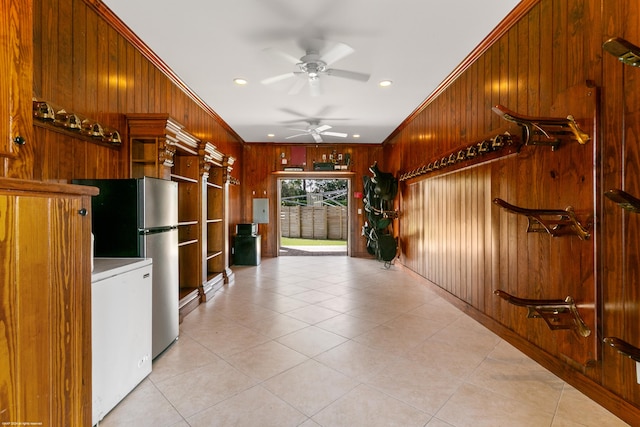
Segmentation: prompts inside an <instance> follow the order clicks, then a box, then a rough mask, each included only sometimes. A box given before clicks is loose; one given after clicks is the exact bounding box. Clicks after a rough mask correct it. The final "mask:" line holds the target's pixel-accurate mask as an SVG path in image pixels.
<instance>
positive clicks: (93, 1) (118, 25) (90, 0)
mask: <svg viewBox="0 0 640 427" xmlns="http://www.w3.org/2000/svg"><path fill="white" fill-rule="evenodd" d="M84 2H85V3H86V4H87V5H89V7H91V8H92V9H93V10H94V11H96V13H97V14H98V15H99V16H100V17H101V18H102V19H104V20H105V21H106V22H107V23H108V24H109V25H110V26H111V27H112V28H113V29H115V30H116V31H117V32H118V33H119V34H120V35H121V36H122V37H124V38H125V39H126V40H127V41H128V42H129V43H131V44H132V45H133V46H134V47H135V48H136V49H137V50H139V51H140V53H142V55H143V56H144V57H145V58H147V59H148V60H149V62H150V63H151V64H152V65H154V66H155V67H156V68H158V69H159V70H160V71H161V72H162V73H163V74H164V75H165V76H167V78H168V79H169V80H171V81H172V82H173V83H174V84H175V85H176V86H177V87H178V88H179V89H180V90H182V91H183V92H184V93H185V94H186V95H187V96H188V97H189V98H191V100H192V101H193V102H195V103H196V104H197V105H198V106H199V107H200V108H202V109H203V110H204V111H205V112H206V113H207V114H209V115H210V116H211V117H213V118H214V119H215V120H216V121H217V122H218V123H219V124H220V126H222V127H223V128H224V129H225V130H226V131H227V132H229V134H231V135H232V136H233V137H234V138H236V139H237V140H238V141H240V142H242V143H244V140H243V139H242V138H241V137H240V135H238V134H237V133H236V131H234V130H233V129H232V128H231V126H229V124H227V122H225V121H224V120H223V119H222V117H220V116H219V115H218V113H216V112H215V111H214V110H213V108H211V107H210V106H209V105H208V104H207V103H206V102H204V100H203V99H202V98H200V97H199V96H198V95H197V94H196V93H195V92H194V91H193V90H191V88H189V86H187V85H186V84H185V83H184V81H182V79H181V78H180V77H178V75H177V74H176V73H175V72H174V71H173V70H172V69H171V68H170V67H169V66H168V65H167V64H166V63H165V62H164V61H163V60H162V58H160V57H159V56H158V55H157V54H156V53H155V52H154V51H153V50H152V49H151V48H150V47H149V46H147V44H146V43H145V42H144V41H142V40H141V39H140V37H138V36H137V35H136V33H134V32H133V30H131V28H129V27H128V26H127V24H125V23H124V22H122V20H121V19H120V18H118V16H117V15H116V14H115V13H113V11H112V10H111V9H109V7H107V5H105V4H104V3H103V2H102V1H101V0H84Z"/></svg>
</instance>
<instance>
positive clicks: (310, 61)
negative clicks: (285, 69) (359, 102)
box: [261, 41, 369, 96]
mask: <svg viewBox="0 0 640 427" xmlns="http://www.w3.org/2000/svg"><path fill="white" fill-rule="evenodd" d="M305 44H306V45H307V47H306V48H305V55H304V56H302V57H301V58H299V59H298V58H296V57H294V56H292V55H289V54H288V53H285V52H282V51H279V50H276V49H272V48H269V49H266V50H267V51H268V52H271V53H273V54H275V55H278V56H280V57H281V58H283V59H284V60H286V61H287V62H290V63H292V64H295V65H296V66H297V67H298V69H299V71H292V72H289V73H285V74H280V75H277V76H273V77H269V78H266V79H264V80H262V81H261V83H262V84H264V85H270V84H273V83H277V82H280V81H283V80H287V79H290V78H294V77H297V78H298V80H297V81H296V82H295V83H294V85H293V86H292V87H291V89H290V90H289V94H290V95H295V94H297V93H298V92H300V90H301V89H302V87H304V86H305V85H306V84H307V83H309V90H310V93H311V96H318V95H320V94H321V93H322V90H321V87H320V76H335V77H341V78H345V79H351V80H357V81H361V82H366V81H367V80H369V74H365V73H359V72H356V71H348V70H340V69H337V68H329V65H331V64H333V63H334V62H337V61H339V60H341V59H342V58H344V57H346V56H348V55H350V54H352V53H353V52H354V49H353V48H352V47H351V46H349V45H346V44H344V43H336V44H335V45H334V46H332V47H331V48H330V49H328V50H327V51H326V52H323V53H320V49H319V47H318V46H319V45H321V44H322V41H320V43H317V42H316V43H305Z"/></svg>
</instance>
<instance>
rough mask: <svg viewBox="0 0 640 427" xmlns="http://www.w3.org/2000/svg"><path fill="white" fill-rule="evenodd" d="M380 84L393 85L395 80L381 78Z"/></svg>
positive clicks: (383, 85)
mask: <svg viewBox="0 0 640 427" xmlns="http://www.w3.org/2000/svg"><path fill="white" fill-rule="evenodd" d="M378 84H379V85H380V87H387V86H391V85H392V84H393V82H392V81H391V80H381V81H380V83H378Z"/></svg>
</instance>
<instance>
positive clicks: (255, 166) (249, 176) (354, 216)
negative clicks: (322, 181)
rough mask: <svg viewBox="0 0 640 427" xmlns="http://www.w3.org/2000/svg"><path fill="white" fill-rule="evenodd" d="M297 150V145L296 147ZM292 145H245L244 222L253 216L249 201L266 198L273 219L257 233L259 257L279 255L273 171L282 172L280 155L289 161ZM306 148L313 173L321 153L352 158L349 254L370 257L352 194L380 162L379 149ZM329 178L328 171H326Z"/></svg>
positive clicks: (367, 146)
mask: <svg viewBox="0 0 640 427" xmlns="http://www.w3.org/2000/svg"><path fill="white" fill-rule="evenodd" d="M297 146H298V147H299V146H300V145H297ZM291 147H292V145H291V144H279V143H275V144H274V143H264V144H244V153H243V168H242V178H241V180H242V185H241V191H242V200H243V210H242V212H243V220H244V221H243V222H251V220H252V216H253V210H252V209H253V208H252V199H253V198H254V197H258V198H268V199H269V210H270V212H271V213H272V215H275V216H276V218H270V219H271V221H270V223H269V224H260V225H259V231H260V234H261V235H262V255H264V256H268V257H273V256H277V255H278V247H277V246H278V234H277V233H278V230H277V223H276V222H275V221H276V220H277V215H278V212H279V210H278V207H277V205H276V203H277V191H278V190H277V178H276V177H274V176H273V174H272V173H273V172H274V171H282V169H283V165H282V164H281V158H282V153H284V157H285V158H286V159H290V158H291ZM304 147H305V149H306V158H307V166H306V169H307V170H312V169H313V167H312V165H313V162H314V161H317V162H321V161H322V154H327V155H329V154H330V153H331V151H332V150H334V149H336V150H337V151H338V152H340V153H343V154H347V153H348V154H350V155H351V167H350V172H352V173H353V180H352V188H351V194H350V195H349V203H350V206H349V207H350V209H349V217H350V221H351V235H350V236H349V244H350V246H351V255H352V256H359V257H370V255H369V254H368V253H367V248H366V240H365V239H364V237H362V236H361V231H362V226H363V224H364V221H365V220H366V219H365V216H364V215H358V213H357V210H358V208H360V209H362V208H363V204H362V200H361V199H354V198H353V192H362V191H363V183H362V177H363V176H364V175H368V176H371V172H369V166H371V165H373V164H374V163H375V162H376V161H377V162H378V163H381V162H382V160H383V159H382V154H383V151H382V147H381V146H380V145H377V144H376V145H374V144H353V145H344V144H340V145H339V146H336V145H331V144H319V145H316V144H313V145H311V144H310V145H306V146H304ZM328 174H329V175H330V172H328Z"/></svg>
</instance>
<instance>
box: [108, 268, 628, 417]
mask: <svg viewBox="0 0 640 427" xmlns="http://www.w3.org/2000/svg"><path fill="white" fill-rule="evenodd" d="M233 270H234V272H235V280H234V281H233V282H232V284H231V285H229V286H228V287H226V288H224V289H223V290H222V291H220V292H219V293H218V294H217V295H216V296H215V298H214V299H213V300H212V301H210V302H208V303H206V304H201V305H200V306H199V307H198V308H197V309H196V310H195V311H193V312H192V313H191V314H189V315H188V316H187V317H186V318H185V320H184V322H183V323H182V325H181V327H180V339H179V340H178V341H177V342H176V343H175V344H174V345H173V346H171V347H170V348H169V349H168V350H167V351H166V352H165V353H164V354H162V355H161V356H160V357H159V358H158V359H156V361H155V362H154V364H153V372H152V373H151V375H150V376H149V377H148V378H147V379H145V380H144V381H143V382H142V383H141V384H140V385H139V386H138V387H137V388H136V389H135V390H133V391H132V392H131V393H130V394H129V396H127V397H126V398H125V399H124V400H123V401H122V402H121V403H120V404H119V405H118V406H117V407H116V408H115V409H114V410H113V411H112V412H111V413H110V414H108V415H107V416H106V417H105V419H104V420H103V421H102V422H101V423H100V425H101V426H105V427H108V426H136V427H139V426H153V427H164V426H167V427H169V426H175V427H183V426H192V427H196V426H207V427H208V426H257V427H264V426H278V427H281V426H303V427H312V426H349V427H353V426H367V427H370V426H385V427H386V426H402V427H406V426H429V427H445V426H491V427H496V426H510V427H511V426H533V427H540V426H553V427H560V426H563V427H564V426H566V427H569V426H598V427H600V426H623V425H626V424H625V423H623V422H622V421H620V420H619V419H618V418H616V417H615V416H613V415H612V414H611V413H609V412H608V411H606V410H605V409H603V408H602V407H600V406H598V405H597V404H596V403H594V402H593V401H591V400H589V399H588V398H587V397H585V396H584V395H583V394H581V393H580V392H578V391H577V390H576V389H574V388H573V387H571V386H569V385H568V384H566V383H564V382H563V381H562V380H560V379H559V378H557V377H556V376H555V375H553V374H551V373H549V372H548V371H546V370H545V369H543V368H542V367H540V366H539V365H538V364H536V363H534V362H533V361H532V360H531V359H529V358H527V357H526V356H524V355H523V354H522V353H521V352H519V351H518V350H516V349H515V348H514V347H512V346H511V345H509V344H508V343H506V342H505V341H503V340H502V339H500V338H499V337H497V336H496V335H494V334H493V333H491V332H490V331H488V330H487V329H485V328H484V327H483V326H481V325H480V324H478V323H477V322H475V321H474V320H473V319H471V318H469V317H467V316H466V315H464V314H463V313H461V312H460V311H458V310H457V309H456V308H454V307H453V306H452V305H450V304H449V303H448V302H446V301H445V300H443V299H442V298H440V297H439V296H437V295H436V294H435V293H433V292H432V291H430V290H429V289H428V288H427V287H425V286H424V284H422V283H420V281H419V280H418V279H417V278H415V277H414V276H412V275H409V274H407V273H406V272H403V271H402V269H401V268H399V267H396V266H391V268H389V269H385V268H383V264H381V263H379V262H377V261H374V260H365V259H354V258H348V257H344V256H323V257H320V256H308V257H279V258H269V259H263V260H262V263H261V265H259V266H257V267H234V268H233Z"/></svg>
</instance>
